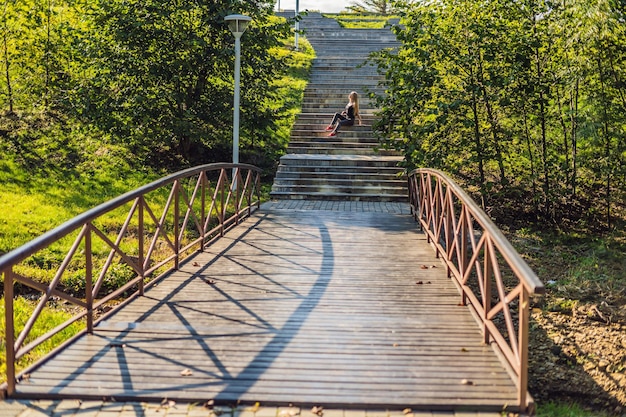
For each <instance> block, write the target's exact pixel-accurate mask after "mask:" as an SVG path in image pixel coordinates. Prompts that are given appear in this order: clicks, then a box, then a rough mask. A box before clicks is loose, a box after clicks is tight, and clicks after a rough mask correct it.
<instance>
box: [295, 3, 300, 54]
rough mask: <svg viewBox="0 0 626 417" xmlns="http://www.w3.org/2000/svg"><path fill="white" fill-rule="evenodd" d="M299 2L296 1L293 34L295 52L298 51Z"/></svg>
mask: <svg viewBox="0 0 626 417" xmlns="http://www.w3.org/2000/svg"><path fill="white" fill-rule="evenodd" d="M299 15H300V1H299V0H296V28H295V29H296V31H295V34H294V39H295V45H294V47H295V49H296V51H297V50H298V32H299V31H300V16H299Z"/></svg>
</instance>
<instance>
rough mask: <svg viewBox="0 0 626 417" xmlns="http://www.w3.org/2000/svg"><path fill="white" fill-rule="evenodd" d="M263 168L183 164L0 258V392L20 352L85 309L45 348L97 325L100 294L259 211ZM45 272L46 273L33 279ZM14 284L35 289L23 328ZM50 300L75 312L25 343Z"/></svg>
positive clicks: (132, 284) (171, 265)
mask: <svg viewBox="0 0 626 417" xmlns="http://www.w3.org/2000/svg"><path fill="white" fill-rule="evenodd" d="M260 175H261V169H260V168H257V167H254V166H252V165H247V164H231V163H216V164H207V165H201V166H197V167H194V168H189V169H187V170H184V171H180V172H177V173H175V174H172V175H169V176H166V177H164V178H161V179H159V180H156V181H154V182H152V183H150V184H147V185H145V186H143V187H140V188H137V189H136V190H133V191H130V192H128V193H126V194H123V195H121V196H119V197H117V198H114V199H112V200H110V201H107V202H105V203H103V204H101V205H99V206H97V207H95V208H93V209H91V210H88V211H86V212H85V213H83V214H81V215H79V216H77V217H75V218H73V219H71V220H69V221H67V222H65V223H64V224H62V225H60V226H58V227H57V228H55V229H53V230H51V231H49V232H47V233H45V234H43V235H41V236H39V237H38V238H36V239H34V240H32V241H30V242H28V243H26V244H25V245H23V246H21V247H19V248H17V249H15V250H13V251H11V252H9V253H7V254H5V255H3V256H2V257H0V276H2V277H3V278H4V302H5V335H6V340H5V345H6V346H5V348H6V382H5V383H4V384H2V386H0V397H5V396H9V397H10V396H12V395H13V394H14V393H15V389H16V383H17V380H18V377H16V365H17V361H18V360H19V359H20V358H22V357H24V355H26V354H27V353H29V352H31V351H32V350H33V349H34V348H36V347H37V346H39V345H40V344H42V343H44V342H45V341H48V340H50V339H51V338H52V337H54V336H55V335H57V334H59V333H60V332H62V331H63V330H64V329H67V328H68V327H70V326H72V325H73V324H75V323H77V322H78V321H79V320H81V319H83V318H84V319H85V323H84V330H82V331H80V332H79V333H77V334H76V335H74V336H72V337H70V338H69V339H68V340H66V341H65V342H64V343H63V344H61V345H60V346H58V347H57V348H56V349H55V350H54V351H53V352H52V353H51V354H50V355H52V354H54V353H55V352H57V351H59V350H60V349H62V348H63V347H64V346H66V345H67V344H68V343H70V342H71V341H73V340H75V339H76V338H77V337H79V336H80V335H82V334H84V333H85V332H87V333H92V332H93V328H94V324H96V323H97V322H98V321H99V320H102V319H104V318H106V314H103V315H98V314H96V313H98V310H99V309H102V308H103V307H105V306H106V304H107V303H109V302H110V301H112V300H114V299H116V298H118V297H120V296H122V295H124V296H125V298H126V300H127V301H128V300H130V299H131V298H133V297H134V296H136V295H142V294H143V292H144V290H145V289H146V288H148V287H149V286H151V285H153V284H154V283H156V282H157V281H158V280H159V278H161V277H162V276H164V275H165V274H167V273H168V272H170V271H172V270H175V269H178V268H179V265H180V263H181V262H183V261H185V260H186V259H188V258H189V257H190V256H192V255H193V254H194V253H196V252H198V251H202V250H203V249H204V248H205V247H206V246H208V245H209V244H211V243H212V242H213V241H214V240H216V239H219V238H220V237H221V236H223V235H224V233H225V231H226V230H228V229H229V228H230V227H232V226H234V225H236V224H238V223H239V222H240V221H241V220H242V219H243V218H245V217H247V216H249V215H250V214H251V213H252V212H253V211H256V210H257V209H258V208H259V207H260V185H261V180H260ZM125 210H127V214H126V220H125V221H124V222H123V224H116V223H115V222H114V221H111V220H110V215H111V214H112V213H113V212H115V213H117V214H118V216H119V215H120V214H121V216H122V218H123V216H124V213H125ZM107 216H109V217H107ZM116 218H119V217H116ZM51 254H54V256H51ZM120 268H122V269H125V272H126V274H125V275H124V277H127V279H125V282H118V281H119V280H118V281H115V283H116V284H118V285H119V287H118V288H115V286H116V285H115V284H113V285H111V286H112V288H106V285H107V284H105V283H106V282H109V283H110V282H111V281H112V276H115V275H116V274H119V272H118V271H117V270H119V269H120ZM70 275H71V276H73V277H76V276H78V277H79V279H80V280H83V282H84V288H85V289H84V298H83V297H80V296H77V295H74V294H72V293H71V292H69V291H66V290H64V289H62V288H61V285H60V283H61V280H62V279H63V278H64V277H67V276H70ZM42 276H44V277H45V279H40V277H42ZM16 283H18V284H20V285H23V286H26V287H29V288H31V289H33V290H35V291H38V292H40V293H41V297H40V298H39V301H38V303H37V306H36V307H35V309H34V312H33V313H32V315H31V316H30V318H29V319H28V320H27V321H26V323H25V324H24V326H23V328H22V329H16V323H15V317H14V293H15V291H14V286H15V284H16ZM128 294H130V296H128ZM57 301H60V302H64V303H66V304H68V305H73V306H74V307H78V308H77V310H78V312H77V313H76V314H75V315H74V316H72V317H71V318H70V319H68V320H66V321H65V322H64V323H62V324H59V325H57V326H56V327H54V328H53V329H49V330H48V331H47V333H45V334H44V335H42V336H40V337H36V338H35V337H31V339H34V340H29V341H28V343H26V341H27V339H28V337H29V334H30V332H31V330H32V329H33V327H34V324H35V322H36V321H37V319H38V318H39V317H40V314H41V312H42V311H43V310H44V308H45V307H47V306H48V303H50V302H57ZM16 330H18V331H19V333H18V334H17V335H16V333H15V331H16ZM16 336H17V337H16ZM28 371H29V370H28V369H26V370H24V371H23V372H21V373H20V376H23V375H27V374H28Z"/></svg>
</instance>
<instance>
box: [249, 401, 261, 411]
mask: <svg viewBox="0 0 626 417" xmlns="http://www.w3.org/2000/svg"><path fill="white" fill-rule="evenodd" d="M259 408H261V403H260V402H258V401H257V402H255V403H254V405H253V406H252V408H250V411H252V412H253V413H256V412H257V411H259Z"/></svg>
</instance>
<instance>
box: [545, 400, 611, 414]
mask: <svg viewBox="0 0 626 417" xmlns="http://www.w3.org/2000/svg"><path fill="white" fill-rule="evenodd" d="M535 415H536V416H537V417H609V416H610V414H608V413H604V412H600V411H590V410H586V409H584V408H583V407H581V406H580V405H578V404H569V403H558V402H549V403H546V404H539V407H537V413H536V414H535Z"/></svg>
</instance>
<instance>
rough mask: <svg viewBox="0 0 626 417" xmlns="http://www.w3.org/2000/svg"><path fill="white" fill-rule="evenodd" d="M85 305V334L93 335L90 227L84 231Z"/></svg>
mask: <svg viewBox="0 0 626 417" xmlns="http://www.w3.org/2000/svg"><path fill="white" fill-rule="evenodd" d="M85 303H86V304H87V317H86V320H87V333H89V334H93V256H92V252H91V225H89V226H88V227H87V230H85Z"/></svg>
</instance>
